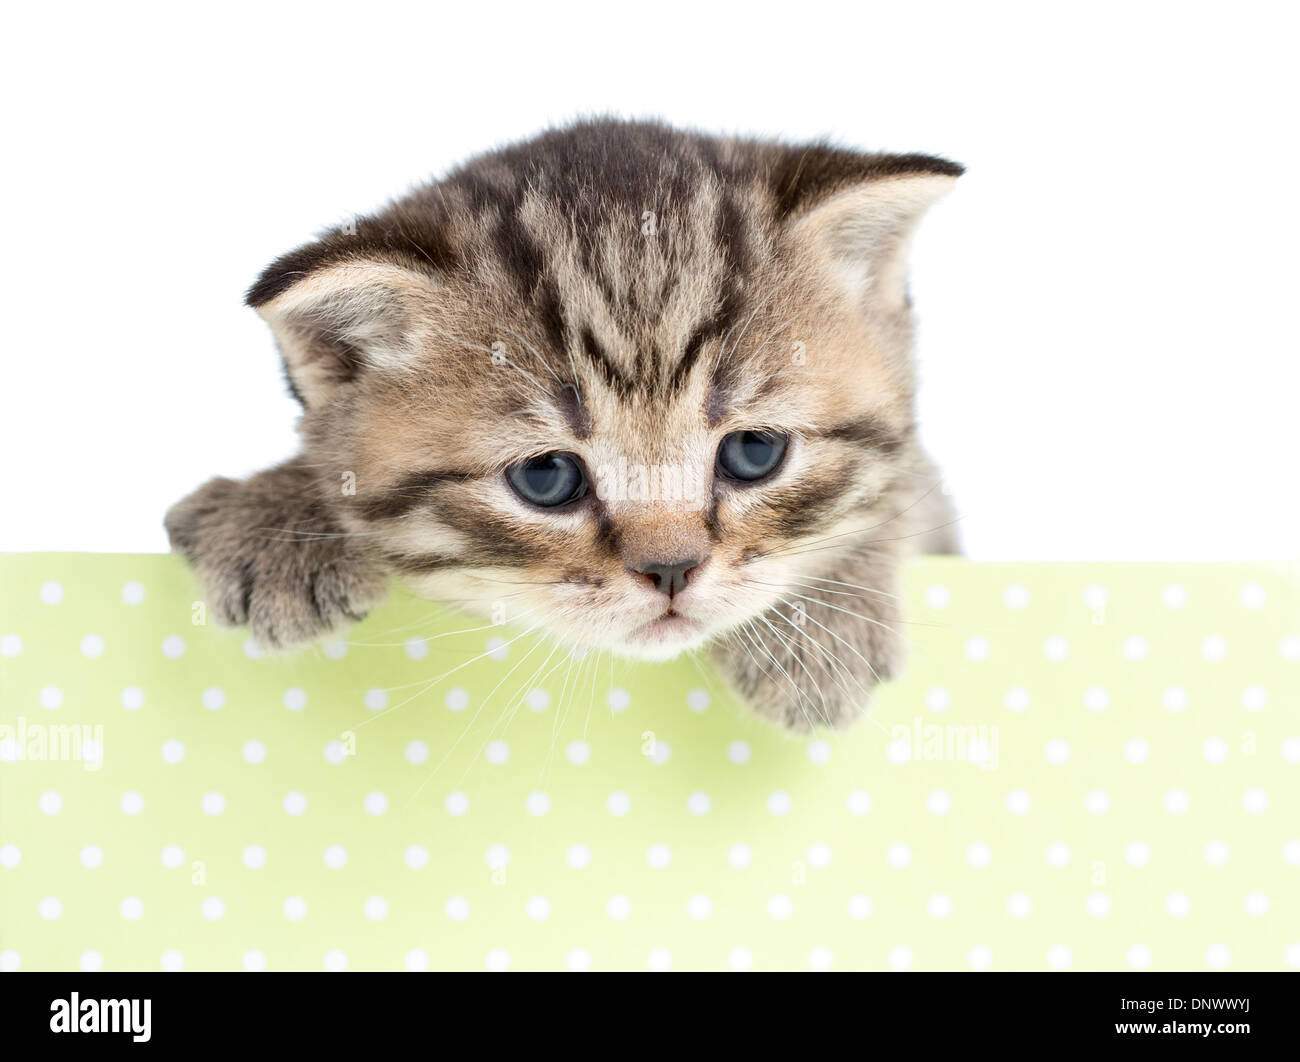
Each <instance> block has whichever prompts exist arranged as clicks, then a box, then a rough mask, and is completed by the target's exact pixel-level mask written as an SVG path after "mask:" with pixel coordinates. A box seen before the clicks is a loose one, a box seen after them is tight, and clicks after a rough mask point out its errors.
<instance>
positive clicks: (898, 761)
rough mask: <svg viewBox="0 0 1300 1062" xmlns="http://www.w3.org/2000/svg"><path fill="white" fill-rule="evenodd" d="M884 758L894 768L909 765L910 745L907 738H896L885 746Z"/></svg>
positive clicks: (910, 757)
mask: <svg viewBox="0 0 1300 1062" xmlns="http://www.w3.org/2000/svg"><path fill="white" fill-rule="evenodd" d="M885 758H886V759H887V760H889V762H890V763H892V764H893V765H894V766H895V767H901V766H903V765H904V764H906V763H910V762H911V759H912V745H911V743H910V742H909V741H908V740H907V738H896V739H894V740H893V741H891V742H890V743H889V744H888V745H886V746H885Z"/></svg>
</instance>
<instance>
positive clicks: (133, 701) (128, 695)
mask: <svg viewBox="0 0 1300 1062" xmlns="http://www.w3.org/2000/svg"><path fill="white" fill-rule="evenodd" d="M143 706H144V690H142V689H141V688H140V687H139V686H128V687H127V688H126V689H124V690H123V691H122V707H123V708H125V709H126V710H127V711H128V712H134V711H136V710H137V709H139V708H142V707H143Z"/></svg>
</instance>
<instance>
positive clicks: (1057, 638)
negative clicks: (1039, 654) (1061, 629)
mask: <svg viewBox="0 0 1300 1062" xmlns="http://www.w3.org/2000/svg"><path fill="white" fill-rule="evenodd" d="M1043 655H1044V656H1046V657H1047V659H1048V660H1050V661H1052V662H1053V663H1055V664H1059V663H1061V661H1063V660H1064V659H1065V658H1066V657H1068V656H1069V655H1070V643H1069V642H1067V641H1066V640H1065V639H1064V638H1063V637H1061V635H1059V634H1053V635H1052V636H1051V637H1050V638H1048V639H1047V641H1045V642H1043Z"/></svg>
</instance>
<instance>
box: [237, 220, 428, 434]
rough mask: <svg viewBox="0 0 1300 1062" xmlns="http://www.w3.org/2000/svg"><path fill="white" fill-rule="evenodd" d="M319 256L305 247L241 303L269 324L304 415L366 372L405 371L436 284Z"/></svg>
mask: <svg viewBox="0 0 1300 1062" xmlns="http://www.w3.org/2000/svg"><path fill="white" fill-rule="evenodd" d="M321 250H323V249H322V248H321V245H310V246H308V247H305V248H301V249H300V250H298V251H294V252H292V253H290V254H288V255H285V256H284V257H282V258H280V259H277V260H276V261H275V262H273V263H272V264H271V265H270V266H269V267H268V268H267V269H266V271H265V272H264V273H263V274H262V276H261V277H260V278H259V279H258V281H257V283H256V284H254V285H253V286H252V288H250V289H249V291H248V295H247V296H246V299H245V301H246V302H247V303H248V305H249V306H252V307H253V308H254V309H255V310H257V312H258V313H259V314H260V315H261V316H262V319H263V320H265V321H266V323H267V324H269V325H270V326H271V331H272V332H273V333H274V334H275V340H276V344H277V345H278V346H279V348H280V353H281V355H282V357H283V358H284V367H285V373H286V375H287V377H288V380H289V386H290V388H291V389H292V390H293V393H294V395H295V397H297V398H298V400H299V401H300V402H302V404H303V405H304V406H305V407H306V408H307V409H309V410H310V409H317V408H319V407H321V406H323V405H325V404H327V403H328V402H329V401H330V400H331V399H332V398H333V397H334V396H335V395H336V394H337V393H338V391H339V389H340V388H341V387H344V386H346V385H347V384H348V383H350V382H351V381H353V380H355V379H356V378H357V377H358V376H359V375H360V374H361V373H363V372H366V371H368V370H381V371H382V370H384V369H399V368H401V367H403V366H405V365H408V364H409V363H410V362H411V360H412V358H413V356H414V355H415V354H416V353H417V352H418V351H419V349H420V347H421V345H422V339H423V338H424V336H425V334H426V332H427V319H428V314H427V309H428V306H429V301H430V298H431V297H432V296H433V295H434V294H435V293H436V292H437V290H438V288H439V286H440V282H439V280H438V279H437V278H436V277H435V276H434V275H432V274H431V273H429V272H426V271H421V270H419V269H416V268H413V267H412V266H410V265H408V264H405V263H403V262H400V261H396V260H389V259H387V258H383V257H379V256H371V255H367V256H363V257H343V258H339V257H330V256H328V255H326V254H322V253H320V252H321ZM322 259H323V260H322Z"/></svg>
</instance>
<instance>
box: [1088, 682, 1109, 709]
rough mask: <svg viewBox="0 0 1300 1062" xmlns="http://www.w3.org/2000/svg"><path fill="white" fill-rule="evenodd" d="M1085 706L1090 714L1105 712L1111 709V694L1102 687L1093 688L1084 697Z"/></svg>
mask: <svg viewBox="0 0 1300 1062" xmlns="http://www.w3.org/2000/svg"><path fill="white" fill-rule="evenodd" d="M1083 706H1084V707H1085V708H1087V709H1088V711H1090V712H1104V711H1105V710H1106V709H1107V708H1109V707H1110V694H1109V693H1108V692H1107V691H1106V690H1105V689H1104V688H1102V687H1101V686H1092V687H1090V688H1089V689H1088V690H1087V691H1086V692H1085V693H1084V695H1083Z"/></svg>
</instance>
